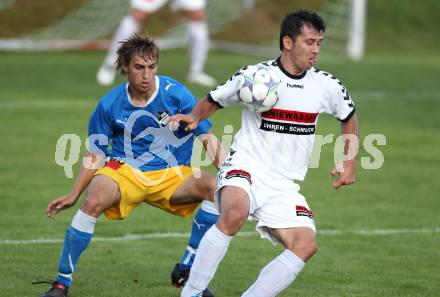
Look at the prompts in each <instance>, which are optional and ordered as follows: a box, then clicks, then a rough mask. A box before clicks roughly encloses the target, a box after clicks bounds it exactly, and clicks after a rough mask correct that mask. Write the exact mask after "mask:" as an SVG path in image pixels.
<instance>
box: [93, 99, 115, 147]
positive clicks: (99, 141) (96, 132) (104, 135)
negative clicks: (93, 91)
mask: <svg viewBox="0 0 440 297" xmlns="http://www.w3.org/2000/svg"><path fill="white" fill-rule="evenodd" d="M111 135H112V125H111V120H110V114H109V113H108V111H106V110H105V109H104V107H103V105H102V103H101V102H100V103H99V104H98V105H97V106H96V108H95V110H94V111H93V112H92V115H91V116H90V120H89V140H90V142H89V147H88V150H89V152H90V153H92V154H96V155H102V154H105V155H107V148H108V144H109V141H110V138H111Z"/></svg>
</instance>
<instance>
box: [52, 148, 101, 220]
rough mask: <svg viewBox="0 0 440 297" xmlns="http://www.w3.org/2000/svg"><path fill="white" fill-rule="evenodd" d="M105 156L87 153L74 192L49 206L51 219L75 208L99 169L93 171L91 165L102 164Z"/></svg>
mask: <svg viewBox="0 0 440 297" xmlns="http://www.w3.org/2000/svg"><path fill="white" fill-rule="evenodd" d="M103 158H104V157H103V156H99V155H93V154H92V153H87V154H86V155H85V160H86V161H85V162H84V163H83V165H82V166H81V169H80V171H79V174H78V177H77V178H76V181H75V184H74V185H73V188H72V191H71V192H70V193H69V194H67V195H64V196H61V197H58V198H56V199H54V200H52V201H51V202H50V203H49V205H48V206H47V209H46V213H47V216H48V217H49V218H53V217H55V216H56V215H57V213H58V212H60V211H61V210H63V209H66V208H69V207H71V206H73V205H74V204H75V203H76V201H77V200H78V198H79V197H80V196H81V194H82V193H83V192H84V190H85V189H86V188H87V186H88V185H89V183H90V182H91V180H92V178H93V176H94V175H95V172H96V171H97V169H93V168H94V166H92V165H91V164H92V163H93V164H96V163H98V162H102V159H103Z"/></svg>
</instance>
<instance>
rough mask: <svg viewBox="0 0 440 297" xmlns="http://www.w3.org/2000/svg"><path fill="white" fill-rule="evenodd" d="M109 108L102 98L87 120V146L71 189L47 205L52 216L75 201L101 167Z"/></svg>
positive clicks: (104, 154)
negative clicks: (86, 151) (105, 105)
mask: <svg viewBox="0 0 440 297" xmlns="http://www.w3.org/2000/svg"><path fill="white" fill-rule="evenodd" d="M110 117H111V116H110V112H109V108H108V107H107V108H105V107H104V105H103V103H102V100H101V101H100V102H99V104H98V105H97V106H96V108H95V110H94V111H93V113H92V115H91V117H90V121H89V140H90V143H89V147H88V151H89V152H88V153H86V155H85V157H84V162H83V163H82V165H81V169H80V171H79V174H78V177H77V178H76V181H75V184H74V185H73V188H72V191H71V192H70V193H69V194H67V195H64V196H61V197H58V198H56V199H54V200H52V201H51V202H50V203H49V205H48V206H47V209H46V213H47V216H48V217H49V218H53V217H55V216H56V215H57V213H58V212H60V211H61V210H63V209H66V208H69V207H71V206H72V205H74V204H75V203H76V201H77V200H78V198H79V197H80V196H81V194H82V193H83V192H84V190H85V189H86V188H87V186H88V185H89V183H90V182H91V181H92V179H93V177H94V175H95V173H96V171H97V170H98V168H100V167H102V165H103V163H104V160H105V158H106V155H107V147H108V144H109V139H110V137H111V133H112V127H111V118H110Z"/></svg>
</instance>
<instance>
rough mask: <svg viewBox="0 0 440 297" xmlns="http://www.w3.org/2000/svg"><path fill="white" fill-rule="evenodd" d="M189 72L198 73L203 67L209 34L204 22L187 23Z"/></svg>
mask: <svg viewBox="0 0 440 297" xmlns="http://www.w3.org/2000/svg"><path fill="white" fill-rule="evenodd" d="M187 30H188V39H189V40H188V41H189V42H188V47H189V62H190V66H189V71H190V73H200V72H202V71H203V67H204V66H205V61H206V57H207V56H208V50H209V33H208V25H207V24H206V22H204V21H202V22H191V21H190V22H188V25H187Z"/></svg>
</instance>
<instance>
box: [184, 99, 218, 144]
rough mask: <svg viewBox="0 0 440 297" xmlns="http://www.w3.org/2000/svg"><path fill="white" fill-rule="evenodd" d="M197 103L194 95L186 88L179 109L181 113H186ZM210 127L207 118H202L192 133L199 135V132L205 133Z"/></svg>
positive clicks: (210, 124)
mask: <svg viewBox="0 0 440 297" xmlns="http://www.w3.org/2000/svg"><path fill="white" fill-rule="evenodd" d="M196 103H197V99H196V98H195V97H194V95H193V94H192V93H191V92H190V91H189V90H187V92H186V94H185V96H184V97H183V99H182V101H181V105H180V111H181V113H183V114H188V113H190V112H191V111H192V109H193V108H194V106H195V105H196ZM211 127H212V123H211V121H209V120H203V121H200V122H199V124H198V126H197V128H196V129H194V131H193V133H194V135H195V136H199V135H201V134H205V133H207V132H208V131H209V130H210V129H211Z"/></svg>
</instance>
